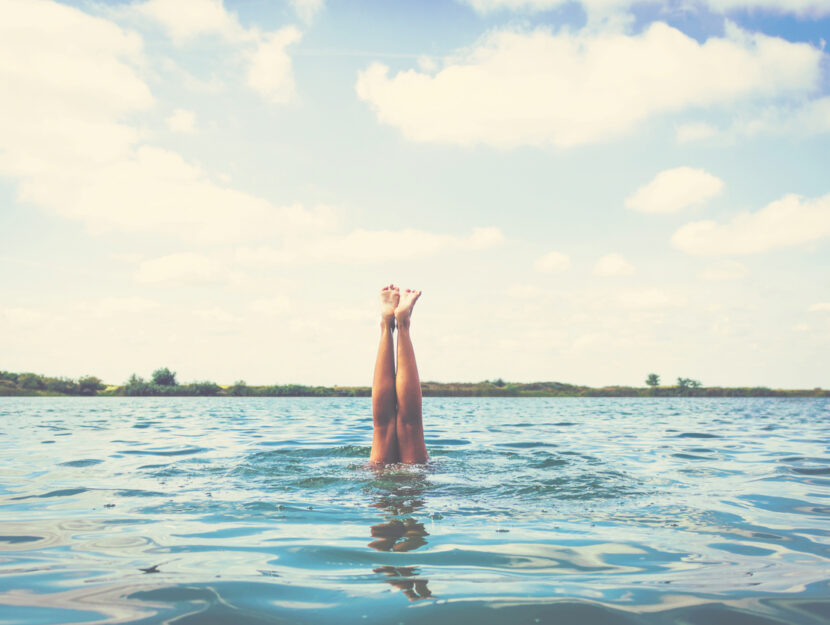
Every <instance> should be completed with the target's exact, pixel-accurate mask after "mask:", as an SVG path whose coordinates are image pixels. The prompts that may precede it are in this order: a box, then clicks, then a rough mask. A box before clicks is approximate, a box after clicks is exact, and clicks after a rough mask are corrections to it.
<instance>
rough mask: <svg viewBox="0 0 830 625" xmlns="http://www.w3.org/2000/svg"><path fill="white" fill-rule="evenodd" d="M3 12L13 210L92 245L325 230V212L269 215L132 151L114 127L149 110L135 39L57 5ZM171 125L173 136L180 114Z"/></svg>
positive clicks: (297, 209)
mask: <svg viewBox="0 0 830 625" xmlns="http://www.w3.org/2000/svg"><path fill="white" fill-rule="evenodd" d="M11 4H12V5H13V10H12V9H10V10H8V11H6V12H5V13H4V15H5V16H6V18H7V19H4V20H2V21H0V58H5V59H20V58H25V59H27V61H26V63H25V64H23V63H12V62H10V63H2V64H0V83H2V84H4V85H8V86H9V88H8V89H5V90H4V93H3V97H2V98H0V137H2V142H0V175H5V176H9V177H12V178H14V179H16V180H17V182H18V187H17V191H18V199H19V200H20V201H22V202H25V203H29V204H32V205H36V206H39V207H41V208H44V209H47V210H49V211H52V212H54V213H57V214H59V215H61V216H63V217H67V218H70V219H75V220H79V221H81V222H83V223H85V224H86V225H87V228H88V229H89V231H90V232H93V233H104V232H110V231H126V232H151V233H155V234H165V235H169V236H174V237H179V238H184V239H188V240H197V241H217V240H223V241H224V240H228V239H230V240H234V239H235V240H241V239H249V238H260V239H273V238H274V237H280V236H285V235H288V234H294V233H296V232H297V231H303V230H315V231H316V230H319V229H324V230H325V229H328V228H330V227H331V225H332V223H331V222H332V214H331V212H330V211H329V210H328V209H325V208H317V209H314V210H310V209H306V208H305V207H302V206H300V205H293V206H285V207H279V206H275V205H273V204H271V203H270V202H268V201H266V200H264V199H262V198H258V197H255V196H252V195H250V194H247V193H244V192H242V191H237V190H234V189H230V188H227V187H226V186H224V185H222V184H218V183H217V182H214V181H213V180H212V178H211V176H210V175H209V174H208V173H207V172H205V171H203V170H202V169H200V168H199V167H197V166H195V165H193V164H190V163H188V162H187V161H185V160H184V159H183V158H182V157H181V156H180V155H178V154H177V153H175V152H172V151H169V150H164V149H161V148H158V147H153V146H150V145H142V144H141V141H140V139H141V135H140V133H139V132H138V130H137V129H136V128H134V127H132V126H130V125H128V124H127V123H125V121H124V120H125V119H127V118H128V117H130V116H133V115H135V114H137V113H141V112H143V111H145V110H147V109H149V108H150V107H152V105H153V103H154V102H153V97H152V95H151V93H150V90H149V88H148V87H147V85H146V84H145V83H144V82H143V81H142V80H141V78H140V77H139V68H140V67H141V66H142V65H143V64H144V63H145V58H144V55H143V51H142V41H141V39H140V38H139V37H138V36H136V35H135V34H132V33H127V32H125V31H123V30H122V29H120V28H119V27H118V26H116V25H115V24H113V23H111V22H108V21H106V20H104V19H101V18H96V17H91V16H89V15H86V14H85V13H83V12H81V11H79V10H77V9H74V8H71V7H67V6H64V5H60V4H55V3H48V2H39V1H38V0H31V1H27V2H20V3H16V2H12V3H11ZM78 33H83V36H78ZM102 76H106V79H105V80H102V79H101V77H102ZM174 117H176V118H177V119H178V121H177V122H176V123H178V124H180V125H181V123H182V119H184V118H185V117H186V114H185V116H184V117H183V116H182V115H181V114H177V115H174ZM180 127H181V126H180Z"/></svg>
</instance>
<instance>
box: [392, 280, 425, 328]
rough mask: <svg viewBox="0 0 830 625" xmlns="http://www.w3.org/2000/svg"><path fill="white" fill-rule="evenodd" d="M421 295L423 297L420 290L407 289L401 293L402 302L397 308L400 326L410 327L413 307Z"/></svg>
mask: <svg viewBox="0 0 830 625" xmlns="http://www.w3.org/2000/svg"><path fill="white" fill-rule="evenodd" d="M419 297H421V292H420V291H413V290H411V289H406V291H404V292H403V293H401V295H400V302H399V303H398V306H397V308H395V320H396V321H397V322H398V327H399V328H408V327H409V318H410V317H411V316H412V307H413V306H414V305H415V302H417V301H418V298H419Z"/></svg>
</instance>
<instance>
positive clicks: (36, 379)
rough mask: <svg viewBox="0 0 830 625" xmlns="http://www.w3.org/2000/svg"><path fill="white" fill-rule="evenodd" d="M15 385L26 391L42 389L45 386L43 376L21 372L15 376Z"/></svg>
mask: <svg viewBox="0 0 830 625" xmlns="http://www.w3.org/2000/svg"><path fill="white" fill-rule="evenodd" d="M17 386H19V387H20V388H25V389H26V390H27V391H42V390H43V389H45V388H46V384H45V383H44V382H43V378H42V377H40V376H39V375H37V374H34V373H21V374H20V375H19V376H18V377H17Z"/></svg>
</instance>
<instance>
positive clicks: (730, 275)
mask: <svg viewBox="0 0 830 625" xmlns="http://www.w3.org/2000/svg"><path fill="white" fill-rule="evenodd" d="M698 277H699V278H700V279H701V280H709V281H713V282H721V281H726V280H740V279H741V278H745V277H746V266H745V265H744V264H743V263H739V262H737V261H734V260H724V261H721V262H719V263H715V264H713V265H709V266H708V267H706V269H704V270H703V271H701V272H700V273H699V274H698Z"/></svg>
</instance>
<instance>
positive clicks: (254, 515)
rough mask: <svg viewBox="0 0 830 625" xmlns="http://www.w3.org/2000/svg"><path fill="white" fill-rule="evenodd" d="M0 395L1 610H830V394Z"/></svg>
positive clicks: (549, 615) (343, 618) (246, 616)
mask: <svg viewBox="0 0 830 625" xmlns="http://www.w3.org/2000/svg"><path fill="white" fill-rule="evenodd" d="M424 412H425V423H426V429H427V447H428V449H429V452H430V455H431V461H430V463H429V464H428V465H425V466H393V467H387V468H384V469H382V470H379V469H377V468H373V467H371V466H370V465H368V463H367V460H368V456H369V442H370V440H371V418H370V405H369V401H368V400H365V399H289V398H275V399H251V398H228V399H195V398H176V399H173V398H158V399H156V398H135V399H131V398H124V399H119V398H90V399H81V398H57V399H46V398H3V399H2V400H0V622H2V623H4V624H5V623H27V624H28V623H66V622H78V623H83V622H90V623H92V622H95V623H102V622H103V623H116V622H118V623H127V622H129V623H155V622H168V621H175V622H176V623H234V624H247V623H251V624H253V623H270V622H275V621H279V620H282V619H285V620H288V621H290V622H309V623H320V622H332V623H334V622H337V623H342V622H354V621H360V622H377V623H387V622H393V623H398V622H403V623H421V622H428V623H430V624H432V625H435V624H436V623H444V622H446V623H456V622H458V621H459V620H461V619H467V620H474V621H475V622H476V623H477V625H478V624H479V623H513V622H516V623H520V622H527V623H534V622H552V621H561V622H578V621H580V620H582V621H584V622H586V623H594V622H608V623H640V622H643V623H669V622H676V621H682V622H685V623H804V624H812V623H823V622H827V621H828V620H830V600H828V599H827V597H828V596H830V593H828V580H830V546H829V545H830V402H828V401H827V400H821V399H795V400H794V399H747V400H741V399H727V400H706V399H659V400H647V399H646V400H643V399H639V400H636V399H599V398H598V399H426V400H425V402H424Z"/></svg>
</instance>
